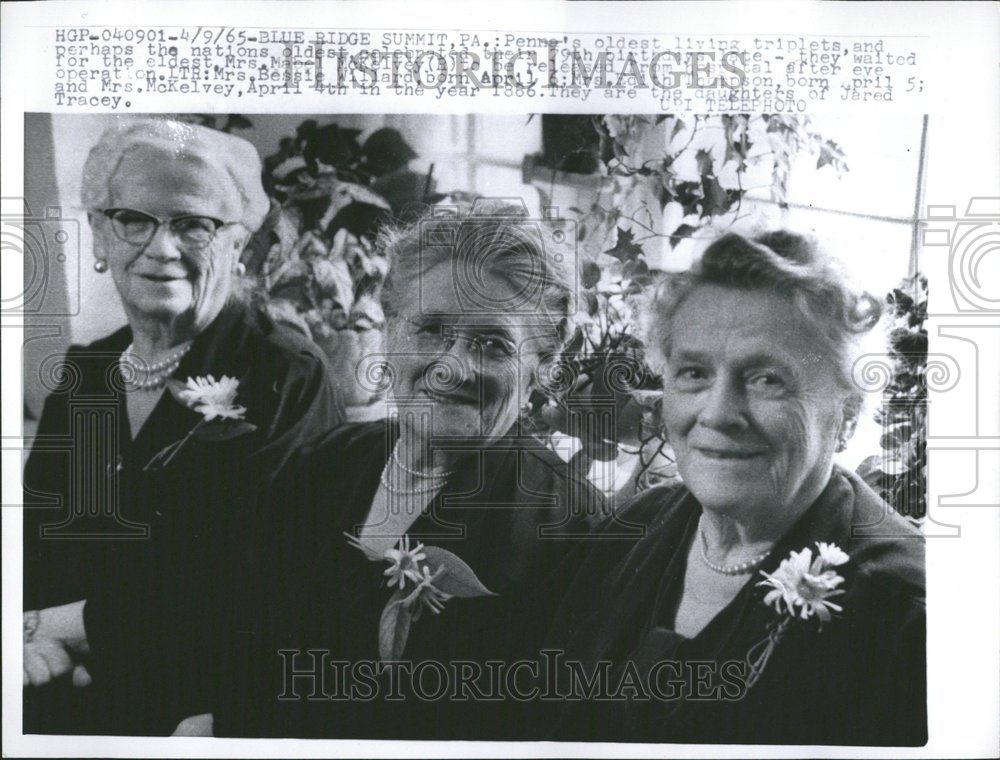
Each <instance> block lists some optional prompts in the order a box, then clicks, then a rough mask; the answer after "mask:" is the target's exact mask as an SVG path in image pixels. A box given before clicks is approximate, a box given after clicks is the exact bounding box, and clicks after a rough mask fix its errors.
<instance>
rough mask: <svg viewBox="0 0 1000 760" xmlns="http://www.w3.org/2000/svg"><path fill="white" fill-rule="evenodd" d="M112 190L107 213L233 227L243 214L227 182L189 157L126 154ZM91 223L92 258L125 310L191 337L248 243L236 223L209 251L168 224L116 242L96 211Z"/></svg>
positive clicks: (224, 294) (222, 297) (220, 296)
mask: <svg viewBox="0 0 1000 760" xmlns="http://www.w3.org/2000/svg"><path fill="white" fill-rule="evenodd" d="M110 189H111V192H110V201H109V203H108V208H128V209H134V210H136V211H141V212H145V213H146V214H149V215H151V216H155V217H159V218H161V219H162V218H168V217H169V218H174V217H179V216H187V215H201V216H208V217H213V218H215V219H218V220H221V221H223V222H233V221H236V220H238V219H239V218H240V217H241V215H242V200H241V198H240V197H239V194H238V191H237V190H236V188H235V187H233V184H232V182H231V181H228V179H227V178H225V177H222V176H220V175H219V173H218V172H216V171H215V170H213V169H212V168H211V167H208V166H206V165H204V164H202V163H200V162H197V161H196V160H194V159H183V158H182V159H178V158H176V157H174V156H170V155H168V154H165V153H163V152H160V151H154V150H151V149H146V148H139V149H137V150H134V151H131V152H129V153H128V154H126V155H125V157H124V158H123V159H122V161H121V163H120V164H119V166H118V169H117V171H116V172H115V175H114V177H112V179H111V188H110ZM91 224H92V225H93V227H94V231H95V237H94V245H95V251H94V253H95V256H97V257H98V258H103V259H105V260H106V261H107V263H108V266H109V268H110V270H111V274H112V276H113V277H114V281H115V285H116V287H117V288H118V292H119V294H120V295H121V298H122V301H123V304H124V306H125V310H126V312H128V313H129V314H130V316H132V315H136V314H139V315H142V316H143V317H145V318H154V319H157V320H162V321H163V322H165V323H169V324H171V325H174V326H175V327H177V328H179V329H181V330H183V331H185V332H188V333H190V334H197V333H199V332H201V330H203V329H204V328H205V327H207V326H208V324H209V323H210V322H211V321H212V320H213V319H214V318H215V316H216V315H217V314H218V312H219V310H220V309H221V308H222V306H223V305H224V304H225V302H226V299H227V298H228V296H229V292H230V289H231V287H232V270H233V267H234V266H235V264H236V262H238V261H239V255H240V252H241V250H242V247H243V245H244V244H245V242H246V238H247V231H246V229H245V228H244V227H243V226H242V225H239V224H229V225H227V226H224V227H221V228H220V229H218V231H217V232H216V233H215V237H214V239H213V240H212V242H211V243H209V244H208V245H207V246H205V247H204V248H202V249H200V250H194V249H192V247H191V246H190V245H186V244H185V243H184V242H183V241H182V240H180V239H178V237H177V236H176V235H175V234H174V232H172V231H171V229H170V226H169V225H168V224H160V225H159V227H158V228H157V229H156V232H155V234H154V235H153V237H152V238H151V239H150V240H149V241H148V242H146V243H145V244H136V243H129V242H125V241H123V240H121V239H120V238H119V237H118V236H116V235H115V233H114V231H113V230H112V225H111V221H110V220H109V219H108V218H107V217H105V216H104V215H102V214H100V213H92V214H91Z"/></svg>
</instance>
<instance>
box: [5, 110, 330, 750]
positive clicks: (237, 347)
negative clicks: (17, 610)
mask: <svg viewBox="0 0 1000 760" xmlns="http://www.w3.org/2000/svg"><path fill="white" fill-rule="evenodd" d="M260 172H261V163H260V159H259V158H258V156H257V152H256V150H255V149H254V147H253V146H252V145H251V144H250V143H248V142H246V141H245V140H242V139H240V138H237V137H234V136H232V135H228V134H224V133H221V132H217V131H214V130H210V129H206V128H204V127H200V126H194V125H191V124H187V123H181V122H176V121H170V120H152V119H140V120H132V121H122V122H120V123H119V124H117V125H115V126H113V127H111V128H110V129H108V130H107V131H106V132H105V133H104V135H103V136H102V137H101V139H100V141H99V142H98V144H97V145H96V146H95V147H94V148H93V149H92V150H91V151H90V154H89V156H88V159H87V162H86V165H85V167H84V176H83V187H82V198H83V202H84V204H85V206H86V208H87V210H88V219H89V221H90V224H91V227H92V229H93V233H94V268H95V269H96V270H97V271H98V272H101V273H104V272H107V273H108V274H109V275H110V276H111V277H112V279H113V280H114V283H115V287H116V289H117V291H118V294H119V297H120V299H121V303H122V306H123V307H124V311H125V314H126V316H127V319H128V324H127V325H126V326H125V327H123V328H122V329H120V330H118V331H116V332H115V333H113V334H112V335H110V336H108V337H106V338H103V339H101V340H98V341H96V342H94V343H92V344H90V345H88V346H73V347H71V348H70V350H69V352H68V354H67V356H66V358H65V361H64V362H63V364H62V365H61V366H60V367H58V368H57V370H56V371H55V372H54V373H53V376H54V377H55V380H56V382H55V384H54V388H53V393H52V394H51V396H50V397H49V398H48V399H47V401H46V404H45V408H44V411H43V414H42V418H41V421H40V424H39V428H38V434H37V437H36V443H35V447H34V449H33V451H32V453H31V455H30V457H29V459H28V461H27V464H26V467H25V473H24V483H25V493H26V503H27V504H28V505H29V507H30V508H29V509H26V510H25V524H24V570H25V573H24V604H25V609H28V610H31V612H28V613H26V614H25V641H26V643H25V662H24V677H25V683H26V684H27V683H30V684H32V685H35V686H41V685H43V684H47V685H45V686H44V687H43V688H42V689H40V690H38V691H27V692H26V693H25V696H26V705H25V710H26V714H25V730H26V731H36V732H63V731H68V732H74V733H78V732H84V731H92V732H101V733H169V732H170V730H171V729H172V728H173V726H174V725H175V724H176V723H177V720H178V715H179V714H190V712H191V709H192V708H193V707H194V706H196V705H195V704H193V703H188V702H186V701H184V699H182V695H191V694H195V693H198V692H199V689H198V688H197V683H196V682H197V674H193V673H186V674H185V677H184V678H176V675H177V673H176V667H177V663H185V662H187V661H191V662H194V661H197V659H198V658H196V657H195V656H194V655H195V654H197V653H198V651H199V649H200V648H201V647H202V646H203V643H204V640H205V637H204V636H203V634H204V631H200V630H196V629H192V630H191V631H190V636H189V637H187V638H186V639H184V640H179V641H178V640H176V639H174V640H172V641H171V642H169V644H164V646H163V648H162V649H161V650H159V651H157V652H156V653H155V656H151V657H149V658H148V659H147V661H146V663H145V665H144V666H143V668H142V670H143V671H144V672H142V673H138V672H135V671H136V669H133V671H132V672H128V671H127V670H126V669H124V668H119V667H118V666H117V664H116V661H115V660H116V658H114V657H108V658H101V657H99V656H97V650H98V649H99V647H100V641H101V639H102V636H103V635H104V632H103V630H102V628H104V627H107V626H108V625H109V624H114V625H121V626H128V627H130V628H132V629H133V632H134V633H135V634H136V637H137V638H140V637H142V636H143V635H147V634H148V639H147V640H148V641H153V642H156V641H157V637H156V631H155V630H151V631H143V628H144V626H146V625H147V621H148V625H149V626H153V625H155V623H154V622H153V621H154V620H155V615H153V614H151V613H150V614H147V612H149V611H150V610H153V609H170V610H171V614H172V615H174V616H176V618H177V619H180V620H183V619H185V618H186V617H189V618H191V619H192V620H193V619H199V620H203V619H204V617H203V615H202V614H201V610H200V609H199V608H201V607H203V606H211V602H212V598H213V591H212V590H213V589H214V588H215V587H216V584H215V583H213V581H214V580H215V579H217V578H218V577H220V576H222V575H224V574H225V573H226V572H227V568H226V567H224V566H221V565H220V564H219V561H218V558H219V557H220V556H221V555H222V554H223V551H222V550H223V549H224V547H225V545H226V543H227V541H228V540H229V538H228V536H229V535H230V534H231V533H232V523H233V522H235V521H239V520H241V519H242V517H241V515H240V504H241V503H242V499H244V498H245V497H246V496H247V495H250V494H253V493H254V492H255V491H256V490H257V489H259V488H263V487H264V486H265V485H266V484H267V483H268V481H269V479H270V478H271V476H272V475H273V474H274V472H276V471H277V469H278V468H279V467H280V466H281V465H282V463H283V462H284V461H285V460H286V458H287V456H288V454H289V452H290V451H291V450H292V449H293V448H294V447H295V446H296V445H297V443H298V442H299V441H300V440H302V439H303V438H304V437H307V436H309V435H310V434H312V433H315V432H316V431H319V430H325V429H329V428H331V427H334V426H335V425H336V424H337V423H338V422H339V421H340V420H341V407H340V404H339V402H338V399H337V397H336V395H335V393H334V391H333V388H332V386H331V382H330V379H329V377H328V375H327V365H326V363H325V360H324V358H323V356H322V354H321V352H320V351H319V350H318V349H317V348H316V347H315V346H313V345H312V344H311V343H308V342H307V341H305V340H303V339H301V338H298V337H296V335H295V334H293V333H292V332H289V331H288V330H286V329H284V328H281V327H279V326H276V325H274V324H272V323H271V322H270V321H269V320H268V319H267V318H266V317H265V316H264V315H263V314H261V313H259V312H258V311H257V310H255V309H253V308H251V307H250V306H249V305H248V304H246V303H245V301H244V299H242V298H241V297H240V295H241V294H240V290H241V288H240V278H241V274H242V272H243V265H242V264H241V263H240V256H241V254H242V252H243V249H244V247H245V246H246V244H247V242H248V240H249V238H250V236H251V235H252V234H253V233H254V232H255V231H256V230H257V228H258V227H260V225H261V223H262V222H263V220H264V217H265V215H266V213H267V210H268V199H267V196H266V194H265V193H264V190H263V187H262V185H261V180H260ZM139 590H141V595H140V594H138V593H137V591H139ZM140 598H141V602H140ZM130 599H131V600H133V601H127V600H130ZM129 605H131V606H129ZM109 609H110V610H113V611H114V612H115V613H116V614H115V615H112V614H109V613H108V610H109ZM85 618H86V622H87V625H86V630H85V635H84V626H83V623H84V619H85ZM126 621H127V622H126ZM64 645H67V646H64ZM88 648H93V649H94V650H95V653H94V657H93V658H92V659H90V660H88V657H87V654H86V650H87V649H88ZM70 655H72V657H70ZM71 659H72V660H73V662H72V663H71V662H70V660H71ZM74 665H75V666H76V667H75V669H74ZM88 670H89V672H88ZM69 671H73V678H74V680H75V681H76V682H77V683H78V684H85V683H88V682H89V681H90V680H91V679H92V678H93V681H94V682H93V684H92V685H90V686H89V687H88V688H86V689H82V690H80V691H79V692H75V693H74V692H73V690H72V689H69V688H67V684H66V683H65V681H66V680H67V679H68V678H69ZM168 674H169V675H170V676H171V678H166V677H164V678H162V679H161V678H159V676H166V675H168ZM140 675H141V678H140V677H139V676H140ZM50 681H52V683H49V682H50ZM168 681H170V682H172V683H174V684H175V688H172V689H167V690H166V691H163V690H160V692H159V693H156V694H155V695H151V694H150V689H154V690H156V689H159V684H161V683H163V684H165V683H167V682H168ZM182 682H183V683H182ZM185 699H186V697H185ZM181 703H183V704H184V707H183V708H180V707H179V705H180V704H181ZM177 710H180V713H177V712H176V711H177Z"/></svg>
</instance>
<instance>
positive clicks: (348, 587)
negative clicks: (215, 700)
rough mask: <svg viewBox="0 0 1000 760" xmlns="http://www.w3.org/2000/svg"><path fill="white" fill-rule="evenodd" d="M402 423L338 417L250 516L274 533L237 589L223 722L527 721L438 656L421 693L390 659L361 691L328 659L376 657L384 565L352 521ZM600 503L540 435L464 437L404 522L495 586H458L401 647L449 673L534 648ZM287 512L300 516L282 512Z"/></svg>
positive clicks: (418, 732)
mask: <svg viewBox="0 0 1000 760" xmlns="http://www.w3.org/2000/svg"><path fill="white" fill-rule="evenodd" d="M397 436H398V431H397V428H396V426H395V425H394V424H391V423H384V422H383V423H369V424H362V425H347V426H344V427H342V428H341V429H340V430H339V431H336V432H334V433H333V434H331V435H328V436H325V437H323V438H322V439H320V440H318V441H316V442H315V443H314V444H313V445H311V446H309V447H307V448H306V449H305V450H303V451H302V452H301V456H300V457H299V460H298V461H297V462H296V463H295V465H294V466H293V467H291V468H290V472H291V473H292V474H291V475H290V476H289V477H288V478H287V479H284V480H283V482H282V484H281V486H280V490H279V493H278V494H277V496H276V497H274V498H273V499H272V500H271V503H269V504H268V503H261V504H260V505H259V509H260V510H261V512H260V513H258V514H257V515H256V516H255V520H254V524H255V525H256V526H259V527H260V529H261V530H262V531H263V532H264V534H265V535H261V536H259V537H258V543H257V545H258V546H259V547H261V548H260V549H259V550H258V551H257V552H255V554H256V557H257V563H258V566H257V571H258V572H257V574H256V575H255V576H254V577H256V578H259V579H260V582H261V586H260V588H258V589H254V591H253V593H252V594H250V598H249V599H248V601H247V602H246V603H245V604H242V605H238V606H241V607H242V609H243V610H244V611H245V612H250V613H252V614H251V615H250V618H249V619H248V618H244V619H242V620H241V622H239V623H238V624H236V625H235V630H237V631H238V633H239V636H238V641H237V643H236V644H234V646H232V647H231V648H230V650H229V651H230V652H231V653H232V654H233V657H232V659H231V660H230V662H229V663H228V669H229V675H228V676H227V677H226V679H225V680H226V682H227V683H228V684H229V686H230V687H229V688H228V689H227V690H226V692H227V693H226V695H225V697H226V698H225V699H224V700H223V701H222V702H221V703H220V704H219V705H218V706H217V708H216V710H215V732H216V735H218V736H306V737H328V738H372V739H374V738H379V739H387V738H424V739H430V738H435V739H444V738H467V739H488V738H505V737H510V736H514V735H517V734H518V733H519V732H520V730H521V728H522V726H521V724H520V723H518V721H517V716H516V715H515V709H516V702H515V701H514V700H511V699H506V700H496V699H493V700H485V701H480V700H473V699H471V698H470V697H469V696H468V695H464V696H465V698H463V694H459V695H458V697H454V696H453V694H452V690H451V689H448V690H447V691H448V693H445V694H437V692H438V691H439V686H438V682H439V679H440V678H441V677H442V673H441V670H440V669H439V668H438V667H437V665H434V666H433V667H432V668H430V669H432V670H434V672H426V673H425V674H424V676H425V680H424V682H423V687H424V688H423V689H422V690H421V694H422V695H423V696H424V697H425V698H424V699H420V698H419V697H418V696H417V695H415V694H414V693H413V690H412V688H411V685H410V682H409V681H407V677H406V676H405V675H399V673H400V672H401V671H397V673H396V676H398V679H397V685H396V687H395V688H393V686H392V685H391V684H390V683H389V682H388V681H387V680H386V679H387V678H389V677H390V675H389V674H388V673H386V672H383V673H382V675H381V676H375V677H371V678H368V679H367V680H365V678H364V676H359V678H360V679H361V680H362V681H364V683H359V684H356V685H358V686H359V687H360V691H358V690H353V691H351V692H348V690H346V689H344V690H340V691H339V695H338V693H335V692H338V690H339V689H340V686H341V685H342V684H339V682H338V681H337V678H338V676H336V675H334V674H335V672H336V671H335V670H334V669H333V668H332V667H327V665H328V663H326V662H322V663H321V658H328V659H329V660H330V661H331V662H332V661H337V662H339V663H342V665H341V666H340V667H342V668H343V670H342V671H341V672H344V673H348V674H349V675H347V676H345V678H347V679H348V680H349V681H351V683H352V684H353V683H354V675H356V674H357V673H358V672H360V671H355V672H352V671H351V669H352V668H354V667H358V666H360V667H361V668H365V667H369V668H372V667H375V666H376V664H377V662H378V659H379V656H378V646H377V643H378V631H379V621H380V616H381V613H382V610H383V607H384V606H385V604H386V602H387V600H388V599H389V596H390V593H391V590H390V589H388V588H387V587H386V577H385V575H384V574H383V571H384V570H385V568H386V567H387V565H386V564H385V563H384V562H372V561H369V560H368V559H366V557H365V556H364V555H363V554H362V553H361V552H360V551H358V550H357V549H355V548H353V547H351V546H349V544H348V541H347V539H346V538H345V536H344V533H345V532H346V533H350V532H352V531H354V530H356V529H358V528H360V526H361V525H362V524H363V523H364V521H365V518H366V516H367V514H368V511H369V509H370V506H371V503H372V499H373V497H374V495H375V493H376V491H377V489H378V486H379V476H380V474H381V472H382V470H383V468H384V467H385V464H386V461H387V459H388V456H389V452H390V451H391V450H392V447H393V445H394V444H395V440H396V438H397ZM603 509H604V505H603V501H602V499H601V497H600V495H599V493H598V492H596V491H595V490H594V489H593V487H592V486H590V485H589V484H588V483H583V482H578V481H576V480H574V479H573V478H571V477H570V476H569V475H568V470H567V467H566V465H565V464H564V463H563V462H562V460H560V459H559V457H557V456H556V455H555V454H553V453H552V452H551V451H548V450H547V449H545V448H544V447H543V446H542V444H541V443H539V442H538V441H536V440H534V439H531V438H529V437H516V436H514V435H513V433H511V434H509V435H508V436H506V437H504V438H503V439H501V440H500V441H498V442H496V443H494V444H491V445H489V446H487V447H484V448H474V449H473V450H471V451H469V452H467V455H466V456H465V457H464V458H463V459H462V460H461V465H460V466H458V467H456V468H455V470H454V474H453V475H452V476H451V477H450V478H449V480H448V482H447V483H446V485H445V486H444V488H443V489H442V491H441V492H440V493H439V494H438V495H437V497H436V498H435V499H434V500H433V501H432V503H431V505H430V506H429V507H428V509H427V510H426V511H425V512H424V513H423V514H422V515H421V516H420V517H418V518H417V520H416V522H414V524H413V525H412V527H411V528H410V530H409V531H408V532H407V535H408V536H410V537H411V539H412V540H414V541H420V542H423V543H424V544H427V545H436V546H439V547H442V548H444V549H448V550H450V551H452V552H454V554H456V555H458V556H459V557H460V558H461V559H463V560H464V561H465V562H466V563H467V564H468V565H469V566H470V567H471V568H472V569H473V571H474V572H475V573H476V575H477V576H478V578H479V579H480V580H481V581H482V582H483V583H484V584H485V585H486V587H487V588H489V589H490V590H491V591H493V592H494V593H495V594H496V596H491V597H477V598H454V599H451V600H449V601H448V602H447V603H446V604H445V608H444V610H443V611H442V612H441V613H440V615H437V616H435V615H433V614H430V613H426V614H424V615H423V616H422V617H421V618H420V619H419V620H417V621H415V622H414V624H413V627H412V629H411V631H410V634H409V639H408V641H407V643H406V647H405V650H404V651H403V655H402V659H403V661H404V662H406V663H409V664H410V665H414V666H419V663H426V662H429V661H434V662H435V663H439V664H441V665H442V666H443V667H444V668H445V669H446V670H447V671H448V672H447V675H445V676H444V677H445V678H447V679H449V681H450V685H451V686H454V679H453V673H454V672H456V669H462V668H464V669H465V672H466V673H467V674H471V673H475V672H476V669H477V668H479V672H480V673H484V674H485V673H487V670H485V669H484V668H485V666H484V663H486V662H487V661H493V662H502V663H513V662H515V661H517V660H518V659H519V658H524V657H534V658H536V659H537V657H538V648H539V645H540V644H541V641H542V637H543V636H544V629H545V624H546V621H547V619H548V615H549V614H550V611H551V609H552V608H553V607H554V606H555V604H556V600H557V598H558V594H559V593H560V591H559V590H558V589H557V588H556V586H554V585H551V584H550V583H549V579H550V577H551V576H552V575H553V573H555V571H556V568H558V567H559V566H560V564H561V562H562V560H563V558H564V557H565V556H566V554H567V553H568V552H569V551H570V550H571V548H572V547H573V546H574V545H575V544H576V543H577V542H579V540H580V539H581V538H582V537H583V536H585V535H586V534H587V532H588V530H589V529H590V526H591V525H592V524H594V523H595V522H597V521H599V520H600V519H601V517H602V515H603ZM290 513H294V515H295V517H294V519H278V520H276V519H275V518H277V517H279V516H287V515H289V514H290ZM268 525H270V526H272V527H271V528H267V527H265V526H268ZM310 649H312V650H317V651H315V652H313V653H311V654H309V653H307V650H310ZM288 658H293V659H288ZM286 663H287V664H290V665H292V666H294V669H295V670H298V671H303V670H304V671H306V672H309V671H310V668H311V666H312V665H313V663H321V664H320V665H319V668H320V670H321V671H325V675H320V676H319V680H317V679H316V678H313V677H311V676H308V675H307V676H305V677H302V676H299V677H295V678H291V680H289V678H290V669H289V668H288V667H286ZM457 663H465V664H464V665H460V664H457ZM483 678H484V679H488V678H489V676H488V675H484V676H483ZM324 679H325V682H324ZM483 683H485V680H484V681H482V682H481V683H480V685H482V684H483ZM470 688H471V687H470ZM486 690H488V686H487V687H484V691H486ZM470 693H473V694H474V693H475V692H470ZM279 695H281V698H280V699H279ZM428 696H430V698H427V697H428Z"/></svg>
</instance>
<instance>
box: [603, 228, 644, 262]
mask: <svg viewBox="0 0 1000 760" xmlns="http://www.w3.org/2000/svg"><path fill="white" fill-rule="evenodd" d="M634 238H635V236H634V235H633V234H632V232H631V230H625V229H622V228H621V227H619V228H618V241H617V242H616V243H615V247H614V248H609V249H608V250H606V251H605V253H606V254H608V255H609V256H614V257H615V258H616V259H618V260H619V261H621V262H622V263H624V262H626V261H634V260H635V259H636V258H638V257H639V256H641V255H642V246H640V245H639V244H638V243H636V242H635V240H634Z"/></svg>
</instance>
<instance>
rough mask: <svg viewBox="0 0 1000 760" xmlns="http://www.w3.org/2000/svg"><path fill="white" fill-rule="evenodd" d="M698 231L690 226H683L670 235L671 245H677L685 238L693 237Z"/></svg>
mask: <svg viewBox="0 0 1000 760" xmlns="http://www.w3.org/2000/svg"><path fill="white" fill-rule="evenodd" d="M697 231H698V228H697V227H694V226H692V225H690V224H682V225H680V226H679V227H678V228H677V229H676V230H674V231H673V232H672V233H671V235H670V245H677V244H678V243H679V242H681V241H682V240H684V239H685V238H689V237H691V235H693V234H694V233H695V232H697Z"/></svg>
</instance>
